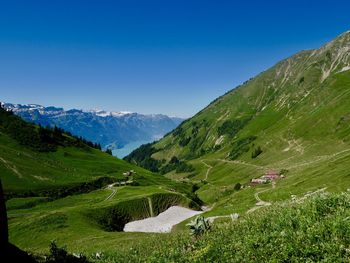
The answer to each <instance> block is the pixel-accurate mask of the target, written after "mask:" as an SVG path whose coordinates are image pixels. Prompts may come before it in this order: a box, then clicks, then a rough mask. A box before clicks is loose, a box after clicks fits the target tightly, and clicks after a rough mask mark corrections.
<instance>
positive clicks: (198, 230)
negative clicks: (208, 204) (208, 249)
mask: <svg viewBox="0 0 350 263" xmlns="http://www.w3.org/2000/svg"><path fill="white" fill-rule="evenodd" d="M187 226H188V227H189V229H190V232H191V234H192V235H194V236H195V237H199V236H201V235H203V234H204V233H205V232H207V231H209V230H210V228H211V224H210V222H209V219H208V218H204V217H203V216H197V217H196V218H195V219H194V220H192V221H191V222H190V223H188V224H187Z"/></svg>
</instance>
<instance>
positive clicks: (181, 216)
mask: <svg viewBox="0 0 350 263" xmlns="http://www.w3.org/2000/svg"><path fill="white" fill-rule="evenodd" d="M201 213H203V211H194V210H191V209H188V208H184V207H181V206H172V207H170V208H168V209H167V210H166V211H164V212H163V213H160V214H159V215H158V216H156V217H149V218H146V219H142V220H137V221H133V222H129V223H127V224H126V225H125V226H124V232H148V233H169V232H171V229H172V228H173V226H175V225H177V224H179V223H181V222H182V221H184V220H186V219H188V218H190V217H192V216H195V215H199V214H201Z"/></svg>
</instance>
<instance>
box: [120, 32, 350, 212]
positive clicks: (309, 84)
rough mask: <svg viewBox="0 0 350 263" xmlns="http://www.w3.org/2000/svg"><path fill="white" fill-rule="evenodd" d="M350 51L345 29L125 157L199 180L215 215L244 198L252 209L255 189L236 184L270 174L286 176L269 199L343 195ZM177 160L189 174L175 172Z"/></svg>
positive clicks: (348, 157) (349, 149) (349, 148)
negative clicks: (309, 193)
mask: <svg viewBox="0 0 350 263" xmlns="http://www.w3.org/2000/svg"><path fill="white" fill-rule="evenodd" d="M349 50H350V32H346V33H344V34H343V35H341V36H339V37H338V38H336V39H335V40H333V41H332V42H330V43H328V44H327V45H325V46H323V47H321V48H320V49H317V50H309V51H302V52H300V53H298V54H296V55H294V56H292V57H290V58H288V59H286V60H283V61H281V62H279V63H277V64H276V65H275V66H274V67H272V68H270V69H268V70H266V71H264V72H262V73H261V74H259V75H258V76H256V77H255V78H252V79H250V80H248V81H247V82H245V83H244V84H242V85H241V86H239V87H237V88H235V89H234V90H232V91H230V92H228V93H227V94H225V95H223V96H222V97H220V98H218V99H216V100H215V101H213V102H212V103H211V104H210V105H209V106H208V107H206V108H205V109H203V110H202V111H201V112H199V113H198V114H197V115H195V116H194V117H193V118H191V119H189V120H188V121H185V122H184V123H183V124H182V125H180V126H179V127H178V128H177V129H176V130H174V131H173V132H172V133H170V134H168V135H167V136H166V137H165V138H164V139H162V140H160V141H159V142H157V143H154V144H150V145H146V146H144V148H147V149H146V150H145V149H141V148H140V149H139V150H136V151H135V152H133V153H132V154H131V155H129V156H128V157H127V158H126V160H128V161H129V162H131V163H136V164H139V165H142V166H144V167H148V168H153V170H154V171H166V172H165V176H167V177H169V178H173V179H177V180H185V181H192V182H196V183H197V184H198V185H199V186H201V187H200V189H199V190H198V191H197V193H198V195H199V196H200V197H201V198H202V199H203V200H204V201H206V202H207V203H208V204H212V205H214V204H215V209H218V210H217V211H216V212H217V213H224V212H225V211H226V212H233V211H235V210H240V209H242V206H241V204H240V203H241V201H240V200H248V199H249V200H250V201H249V204H250V206H254V204H255V201H256V200H255V198H254V192H257V191H256V189H245V190H244V191H235V190H234V186H235V185H236V184H237V183H240V184H241V185H247V184H249V182H250V180H251V179H253V178H258V177H260V176H261V175H263V174H264V173H265V172H266V171H268V170H275V171H277V172H281V171H282V172H283V173H284V175H285V178H284V179H281V180H279V181H278V182H277V183H276V184H275V185H274V187H273V188H272V187H271V186H267V187H269V188H270V189H268V190H267V191H265V192H264V193H263V194H262V195H263V197H264V198H266V201H272V202H273V201H278V200H284V199H286V198H287V197H290V195H291V194H300V193H304V192H307V191H312V190H315V189H318V188H323V187H327V188H328V189H329V190H331V191H339V190H345V189H347V188H348V187H349V185H350V177H349V172H348V171H349V168H350V141H349V140H350V135H349V134H350V55H349V54H350V52H349ZM174 158H176V159H178V160H179V162H181V163H184V164H185V165H187V166H188V167H190V168H191V169H189V170H188V171H185V170H183V171H178V169H176V167H174V166H173V167H170V166H169V164H170V163H171V160H172V159H174ZM169 167H170V168H172V170H170V169H167V168H169ZM165 168H166V169H165ZM169 170H170V171H169ZM248 191H251V192H252V193H251V194H250V197H249V194H246V193H247V192H248ZM223 200H225V202H224V201H223ZM221 203H222V204H225V206H221V207H220V204H221ZM215 209H214V210H215ZM246 209H248V207H246Z"/></svg>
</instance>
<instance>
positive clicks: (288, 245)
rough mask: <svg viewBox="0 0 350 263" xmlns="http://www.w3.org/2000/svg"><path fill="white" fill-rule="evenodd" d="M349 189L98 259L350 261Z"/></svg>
mask: <svg viewBox="0 0 350 263" xmlns="http://www.w3.org/2000/svg"><path fill="white" fill-rule="evenodd" d="M349 203H350V197H349V194H340V195H333V194H322V195H318V196H315V197H312V198H310V199H307V200H306V201H304V202H302V203H300V202H299V201H293V202H292V201H289V202H284V203H280V204H279V205H278V206H275V207H270V208H266V209H263V210H260V211H259V212H256V213H254V214H251V215H248V216H245V217H244V218H240V219H238V220H234V221H232V220H231V219H228V220H226V221H225V222H222V223H221V224H220V225H217V226H214V228H213V229H212V230H211V231H209V232H207V233H205V234H204V235H203V236H200V237H198V238H195V237H194V236H190V235H189V234H183V233H181V234H178V235H172V236H163V237H162V238H161V239H160V238H159V237H153V238H150V239H148V240H147V241H146V242H144V243H142V244H138V245H136V246H134V247H133V248H132V249H128V250H123V249H119V250H116V251H115V252H114V253H112V254H110V253H106V254H105V255H104V257H103V258H102V259H101V260H99V261H97V262H348V261H349V259H350V250H349V242H350V240H349V234H350V233H349V229H350V221H349V216H350V206H349Z"/></svg>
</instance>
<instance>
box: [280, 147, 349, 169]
mask: <svg viewBox="0 0 350 263" xmlns="http://www.w3.org/2000/svg"><path fill="white" fill-rule="evenodd" d="M346 152H350V149H346V150H343V151H340V152H337V153H333V154H329V155H321V156H318V157H316V158H315V159H314V160H312V161H309V162H304V163H299V164H295V165H291V166H288V167H286V169H288V170H290V169H293V168H298V167H301V166H306V165H310V164H314V163H317V162H321V161H326V160H329V159H332V158H334V157H337V156H338V155H340V154H343V153H346Z"/></svg>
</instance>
